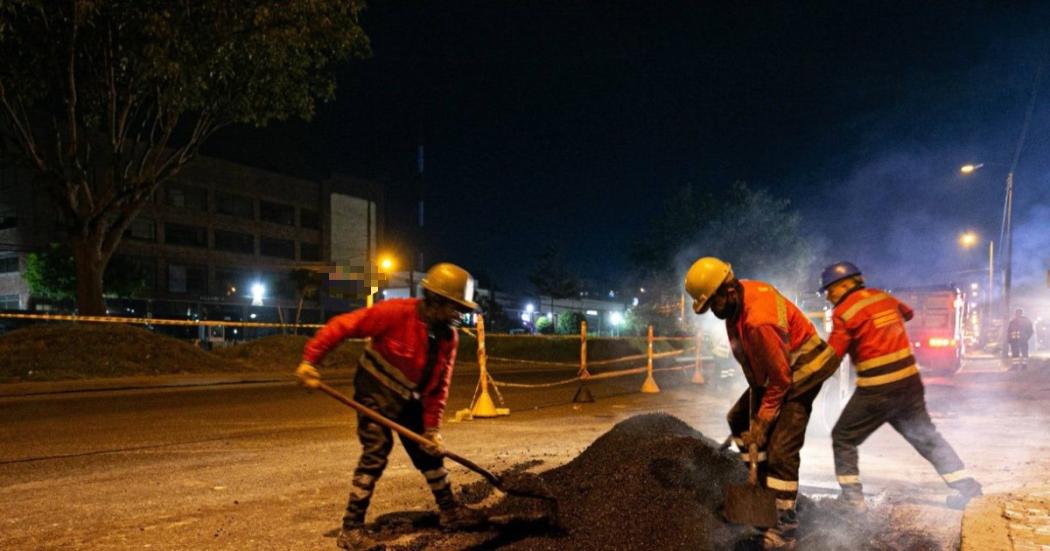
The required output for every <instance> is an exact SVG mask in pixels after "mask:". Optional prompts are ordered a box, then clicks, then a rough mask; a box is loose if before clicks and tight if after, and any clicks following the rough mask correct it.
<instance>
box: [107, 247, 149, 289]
mask: <svg viewBox="0 0 1050 551" xmlns="http://www.w3.org/2000/svg"><path fill="white" fill-rule="evenodd" d="M112 270H120V271H121V272H122V273H121V274H120V275H119V276H117V275H115V274H113V273H111V271H112ZM103 278H104V279H105V280H106V281H107V282H109V281H111V278H119V279H120V280H123V281H127V282H128V283H129V284H130V288H129V289H126V290H125V289H120V292H121V293H125V292H128V293H131V295H132V296H133V295H135V294H136V293H138V292H140V291H152V290H154V289H156V286H157V259H156V258H153V257H149V256H132V255H120V256H115V257H113V261H112V262H110V263H109V265H107V266H106V274H105V275H104V276H103ZM140 284H141V286H140Z"/></svg>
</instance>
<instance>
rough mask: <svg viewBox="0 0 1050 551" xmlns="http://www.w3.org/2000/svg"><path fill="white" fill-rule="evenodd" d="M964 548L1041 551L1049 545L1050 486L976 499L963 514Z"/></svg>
mask: <svg viewBox="0 0 1050 551" xmlns="http://www.w3.org/2000/svg"><path fill="white" fill-rule="evenodd" d="M959 548H960V550H961V551H991V550H1000V549H1002V550H1007V551H1042V550H1044V549H1047V548H1050V488H1046V487H1042V486H1040V487H1026V488H1024V489H1022V490H1020V491H1018V492H1011V493H1008V494H997V495H991V496H985V497H981V498H978V499H975V500H974V501H972V502H971V504H970V506H969V507H967V508H966V512H965V513H964V514H963V521H962V529H961V533H960V547H959Z"/></svg>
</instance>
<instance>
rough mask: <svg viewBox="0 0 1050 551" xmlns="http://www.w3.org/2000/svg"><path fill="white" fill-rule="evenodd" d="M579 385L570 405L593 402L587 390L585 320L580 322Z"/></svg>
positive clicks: (588, 375)
mask: <svg viewBox="0 0 1050 551" xmlns="http://www.w3.org/2000/svg"><path fill="white" fill-rule="evenodd" d="M577 376H578V377H579V378H580V385H579V386H577V387H576V394H573V396H572V403H574V404H577V403H581V402H586V403H590V402H593V401H594V395H593V394H591V389H589V388H587V379H589V378H590V377H591V374H590V372H588V371H587V320H583V321H581V322H580V371H579V373H577Z"/></svg>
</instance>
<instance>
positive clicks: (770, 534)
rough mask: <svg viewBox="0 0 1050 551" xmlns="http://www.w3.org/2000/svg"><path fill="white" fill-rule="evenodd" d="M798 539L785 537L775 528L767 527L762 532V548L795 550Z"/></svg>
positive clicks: (767, 549) (780, 550)
mask: <svg viewBox="0 0 1050 551" xmlns="http://www.w3.org/2000/svg"><path fill="white" fill-rule="evenodd" d="M797 548H798V540H796V539H795V538H794V536H792V537H787V536H785V535H784V534H783V533H781V532H780V531H778V530H777V529H776V528H769V529H767V530H766V532H765V533H764V534H762V549H763V550H765V551H773V550H776V551H795V549H797Z"/></svg>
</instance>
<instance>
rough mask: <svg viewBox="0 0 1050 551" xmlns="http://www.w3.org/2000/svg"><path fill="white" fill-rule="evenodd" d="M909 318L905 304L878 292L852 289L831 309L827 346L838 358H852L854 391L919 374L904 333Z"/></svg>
mask: <svg viewBox="0 0 1050 551" xmlns="http://www.w3.org/2000/svg"><path fill="white" fill-rule="evenodd" d="M912 316H914V312H912V309H911V308H909V307H908V305H907V304H904V303H903V302H901V301H899V300H897V299H896V298H895V297H893V296H892V295H890V294H889V293H887V292H885V291H881V290H879V289H867V288H862V287H861V288H855V289H853V290H851V291H849V292H848V293H846V295H845V296H844V297H842V299H841V300H839V303H838V304H836V305H835V309H834V310H833V311H832V318H831V319H832V329H831V336H830V337H828V344H830V345H831V347H832V348H834V349H835V354H837V355H838V356H839V357H840V358H843V357H845V356H846V354H849V355H850V357H852V358H853V367H854V368H855V369H856V370H857V387H858V388H864V387H873V386H880V385H885V384H889V383H894V382H897V381H900V380H902V379H906V378H908V377H913V376H916V375H918V374H919V368H918V366H917V365H916V364H915V356H913V355H912V351H911V342H910V340H909V339H908V333H907V331H905V329H904V322H905V321H908V320H910V319H911V318H912Z"/></svg>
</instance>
